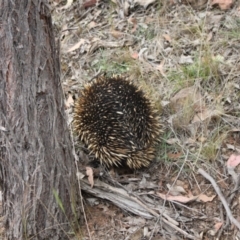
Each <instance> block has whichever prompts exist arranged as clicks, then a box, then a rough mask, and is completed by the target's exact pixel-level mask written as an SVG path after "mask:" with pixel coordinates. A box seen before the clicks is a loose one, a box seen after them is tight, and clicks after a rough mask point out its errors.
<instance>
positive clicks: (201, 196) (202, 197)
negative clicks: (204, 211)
mask: <svg viewBox="0 0 240 240" xmlns="http://www.w3.org/2000/svg"><path fill="white" fill-rule="evenodd" d="M215 197H216V195H214V196H211V197H208V196H207V195H205V194H200V195H199V196H198V199H199V200H200V201H202V202H212V200H213V199H214V198H215Z"/></svg>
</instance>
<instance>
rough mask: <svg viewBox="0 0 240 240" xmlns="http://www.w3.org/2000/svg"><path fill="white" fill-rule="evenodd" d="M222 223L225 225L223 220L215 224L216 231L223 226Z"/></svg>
mask: <svg viewBox="0 0 240 240" xmlns="http://www.w3.org/2000/svg"><path fill="white" fill-rule="evenodd" d="M222 225H223V222H218V223H216V224H215V225H214V228H215V230H216V232H217V231H218V230H219V229H220V228H221V227H222Z"/></svg>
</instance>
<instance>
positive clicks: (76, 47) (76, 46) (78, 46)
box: [66, 38, 86, 53]
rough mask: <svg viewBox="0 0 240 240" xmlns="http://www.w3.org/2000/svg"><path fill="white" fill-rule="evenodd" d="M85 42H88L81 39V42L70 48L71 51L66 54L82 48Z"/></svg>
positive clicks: (68, 50)
mask: <svg viewBox="0 0 240 240" xmlns="http://www.w3.org/2000/svg"><path fill="white" fill-rule="evenodd" d="M85 42H86V40H85V39H83V38H81V39H80V41H78V42H77V43H75V44H74V45H73V46H72V47H70V48H69V49H67V51H66V53H69V52H72V51H74V50H76V49H78V48H80V47H81V46H82V45H83V44H84V43H85Z"/></svg>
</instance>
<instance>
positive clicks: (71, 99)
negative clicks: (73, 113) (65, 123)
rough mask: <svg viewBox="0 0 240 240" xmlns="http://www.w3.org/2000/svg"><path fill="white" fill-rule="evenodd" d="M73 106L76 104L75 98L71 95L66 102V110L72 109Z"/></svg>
mask: <svg viewBox="0 0 240 240" xmlns="http://www.w3.org/2000/svg"><path fill="white" fill-rule="evenodd" d="M73 104H74V101H73V97H72V95H71V94H69V95H68V99H67V101H66V103H65V107H66V109H68V108H70V107H71V106H73Z"/></svg>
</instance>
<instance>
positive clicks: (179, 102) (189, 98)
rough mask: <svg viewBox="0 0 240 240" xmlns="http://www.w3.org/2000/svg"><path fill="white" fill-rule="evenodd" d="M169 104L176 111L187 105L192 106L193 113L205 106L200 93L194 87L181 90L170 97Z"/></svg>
mask: <svg viewBox="0 0 240 240" xmlns="http://www.w3.org/2000/svg"><path fill="white" fill-rule="evenodd" d="M171 103H172V106H173V107H174V109H175V110H176V111H179V110H181V109H183V108H184V106H186V104H187V103H193V104H194V110H195V112H198V111H201V110H202V108H203V107H204V106H205V102H204V100H203V97H202V95H201V93H200V92H199V91H197V90H196V88H195V87H194V86H192V87H188V88H183V89H181V90H180V91H179V92H177V93H176V94H175V95H174V97H172V99H171Z"/></svg>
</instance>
